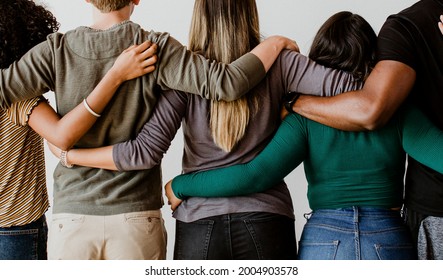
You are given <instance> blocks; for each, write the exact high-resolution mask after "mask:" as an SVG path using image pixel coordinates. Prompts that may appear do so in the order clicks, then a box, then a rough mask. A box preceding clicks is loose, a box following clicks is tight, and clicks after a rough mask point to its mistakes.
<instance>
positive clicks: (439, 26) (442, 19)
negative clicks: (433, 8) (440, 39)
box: [438, 15, 443, 34]
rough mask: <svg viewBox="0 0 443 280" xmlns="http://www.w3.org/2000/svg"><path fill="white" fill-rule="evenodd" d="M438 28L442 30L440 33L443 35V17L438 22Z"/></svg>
mask: <svg viewBox="0 0 443 280" xmlns="http://www.w3.org/2000/svg"><path fill="white" fill-rule="evenodd" d="M438 28H440V32H441V33H442V34H443V15H441V16H440V21H439V22H438Z"/></svg>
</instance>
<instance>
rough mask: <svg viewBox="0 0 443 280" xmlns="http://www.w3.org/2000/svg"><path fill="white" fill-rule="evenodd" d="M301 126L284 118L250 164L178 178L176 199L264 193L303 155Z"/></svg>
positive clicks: (175, 184) (296, 164)
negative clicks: (269, 140)
mask: <svg viewBox="0 0 443 280" xmlns="http://www.w3.org/2000/svg"><path fill="white" fill-rule="evenodd" d="M303 142H304V138H303V136H302V134H301V133H300V123H299V122H298V120H297V119H296V117H295V115H290V116H288V118H286V119H285V120H284V121H283V123H282V125H281V126H280V128H279V129H278V131H277V133H276V134H275V136H274V138H273V139H272V140H271V142H270V143H269V144H268V146H267V147H266V148H265V149H264V150H263V151H262V152H261V153H260V154H259V155H258V156H257V157H256V158H254V159H253V160H252V161H250V162H248V163H246V164H238V165H234V166H230V167H225V168H220V169H214V170H210V171H203V172H197V173H192V174H185V175H180V176H177V177H176V178H174V180H173V181H172V189H173V191H174V194H175V195H176V196H177V197H178V198H184V197H187V196H200V197H217V196H238V195H247V194H251V193H257V192H263V191H265V190H267V189H269V188H271V187H273V186H275V185H276V184H277V183H278V182H280V181H281V180H283V178H284V177H285V176H286V175H288V174H289V173H290V172H291V171H292V170H293V169H294V168H295V167H297V166H298V165H299V164H300V163H301V162H302V160H303V159H304V157H305V155H306V152H307V150H306V146H305V145H303Z"/></svg>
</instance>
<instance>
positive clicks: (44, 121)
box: [29, 42, 157, 150]
mask: <svg viewBox="0 0 443 280" xmlns="http://www.w3.org/2000/svg"><path fill="white" fill-rule="evenodd" d="M156 50H157V46H156V45H151V43H150V42H144V43H142V44H140V45H134V46H131V47H129V48H127V49H126V50H125V51H123V53H122V54H121V55H120V56H119V57H118V58H117V59H116V61H115V62H114V64H113V66H112V67H111V69H110V70H109V71H108V72H107V73H106V75H105V76H104V77H103V79H102V80H101V81H100V82H99V83H98V85H97V86H96V87H95V88H94V90H93V91H92V92H91V93H90V94H89V95H88V96H87V97H86V98H85V99H84V100H83V102H82V103H80V104H79V105H77V106H76V107H75V108H74V109H73V110H71V111H70V112H68V113H67V114H66V115H64V116H63V117H62V118H60V116H59V115H57V114H56V113H55V112H54V110H53V109H52V108H51V107H50V106H49V105H47V104H42V105H39V106H37V107H36V108H34V110H33V112H32V114H31V116H30V118H29V125H30V126H31V127H32V128H33V129H34V130H35V131H36V132H37V133H39V134H40V135H41V136H42V137H44V138H46V139H47V140H48V141H49V142H50V143H52V144H54V145H56V146H58V147H59V148H61V149H63V150H68V149H70V148H71V147H72V146H73V145H74V144H75V143H76V142H77V141H78V140H79V139H80V138H81V137H82V136H83V135H84V134H85V133H86V132H87V131H88V130H89V129H90V128H91V127H92V125H93V124H94V123H95V121H96V120H97V118H98V117H100V114H101V112H102V111H103V110H104V108H105V107H106V105H107V104H108V103H109V101H110V100H111V99H112V97H113V96H114V94H115V92H116V91H117V89H118V87H119V86H120V85H121V84H122V83H123V82H124V81H126V80H130V79H133V78H136V77H139V76H141V75H144V74H147V73H149V72H152V71H153V70H154V68H155V67H154V66H153V65H154V63H155V62H156V59H157V57H156V55H155V52H156Z"/></svg>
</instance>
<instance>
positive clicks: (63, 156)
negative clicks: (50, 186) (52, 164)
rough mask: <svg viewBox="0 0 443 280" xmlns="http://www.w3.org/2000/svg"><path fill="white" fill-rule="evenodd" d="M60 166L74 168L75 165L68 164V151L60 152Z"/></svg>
mask: <svg viewBox="0 0 443 280" xmlns="http://www.w3.org/2000/svg"><path fill="white" fill-rule="evenodd" d="M60 164H61V165H62V166H64V167H66V168H72V167H74V165H73V164H70V163H69V162H68V151H61V152H60Z"/></svg>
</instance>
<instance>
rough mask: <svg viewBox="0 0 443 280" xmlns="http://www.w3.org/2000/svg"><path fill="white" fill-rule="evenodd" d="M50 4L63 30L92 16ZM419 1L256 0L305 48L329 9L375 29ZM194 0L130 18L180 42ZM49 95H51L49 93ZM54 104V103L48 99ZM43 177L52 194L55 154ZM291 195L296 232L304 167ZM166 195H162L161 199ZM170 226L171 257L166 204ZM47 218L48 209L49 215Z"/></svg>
mask: <svg viewBox="0 0 443 280" xmlns="http://www.w3.org/2000/svg"><path fill="white" fill-rule="evenodd" d="M37 2H39V3H41V4H43V5H45V6H46V7H47V8H48V9H49V10H51V11H52V12H53V13H54V15H55V16H56V17H57V19H58V21H59V22H60V23H61V29H60V31H61V32H66V31H67V30H70V29H73V28H75V27H77V26H79V25H89V24H90V23H91V22H92V13H91V7H90V4H87V3H86V1H82V0H37ZM415 2H417V1H416V0H373V1H363V0H272V1H271V0H257V5H258V10H259V14H260V23H261V31H262V34H263V35H264V36H268V35H273V34H279V35H284V36H287V37H290V38H293V39H295V40H296V41H297V42H298V45H299V46H300V49H301V52H302V53H303V54H307V52H308V50H309V46H310V44H311V41H312V38H313V36H314V35H315V33H316V31H317V29H318V28H319V27H320V25H321V24H322V23H323V22H324V21H325V20H326V19H327V18H328V17H329V16H331V15H332V14H333V13H335V12H338V11H343V10H348V11H351V12H354V13H358V14H360V15H362V16H363V17H365V18H366V19H367V20H368V22H369V23H371V25H372V26H373V28H374V30H375V31H376V32H377V33H378V31H379V29H380V28H381V26H382V24H383V22H384V21H385V19H386V18H387V16H389V15H390V14H393V13H397V12H399V11H400V10H402V9H404V8H406V7H408V6H410V5H411V4H413V3H415ZM193 3H194V1H193V0H161V1H152V0H151V1H148V0H141V3H140V5H139V6H138V7H137V8H136V10H135V12H134V14H133V17H132V20H133V21H134V22H137V23H139V24H141V25H142V26H143V27H144V28H145V29H148V30H150V29H153V30H155V31H167V32H169V33H171V35H172V36H173V37H175V38H176V39H178V40H179V41H180V42H182V43H183V44H184V45H186V44H187V34H188V29H189V24H190V20H191V14H192V9H193ZM48 97H49V98H50V99H52V96H51V93H49V94H48ZM52 104H55V103H54V102H52ZM177 135H178V136H177V137H176V139H174V141H173V143H172V146H171V148H170V150H169V151H168V153H167V154H166V156H165V158H164V161H163V178H164V182H167V181H169V180H170V179H171V178H173V177H174V176H175V175H177V174H179V173H180V172H181V157H182V149H183V137H182V136H181V135H182V134H181V132H179V133H178V134H177ZM46 160H47V181H48V188H49V192H50V196H51V197H52V185H53V180H52V173H53V169H54V167H55V166H56V164H57V162H58V161H57V159H56V158H55V157H53V156H52V155H51V154H50V153H49V152H47V153H46ZM286 182H287V183H288V185H289V187H290V190H291V196H292V200H293V202H294V207H295V214H296V225H297V238H299V237H300V235H301V230H302V227H303V225H304V218H303V214H304V213H306V212H309V211H310V210H309V207H308V205H307V202H306V180H305V178H304V173H303V168H302V167H299V168H297V169H296V170H294V171H293V172H292V173H291V174H290V175H289V176H288V177H287V178H286ZM165 201H166V199H165ZM162 211H163V215H164V218H165V221H166V227H167V230H168V259H171V258H172V252H173V244H174V234H175V223H174V220H173V219H172V217H171V211H170V209H169V207H168V206H167V205H165V206H164V207H163V209H162ZM50 218H51V209H50V210H49V213H48V220H49V221H50Z"/></svg>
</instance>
